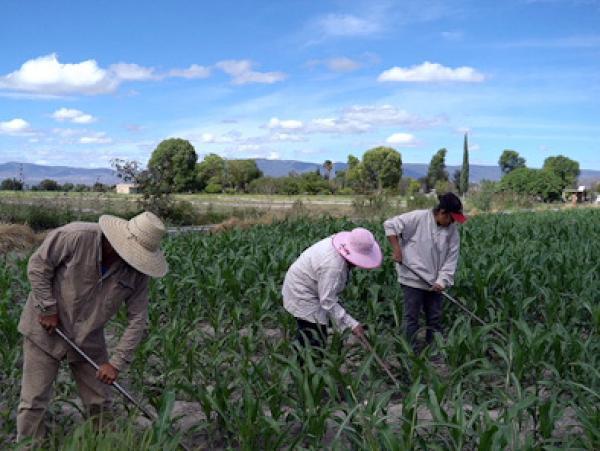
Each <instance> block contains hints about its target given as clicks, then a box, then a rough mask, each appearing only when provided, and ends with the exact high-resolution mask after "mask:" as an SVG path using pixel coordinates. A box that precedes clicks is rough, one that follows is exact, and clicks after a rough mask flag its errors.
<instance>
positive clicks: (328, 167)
mask: <svg viewBox="0 0 600 451" xmlns="http://www.w3.org/2000/svg"><path fill="white" fill-rule="evenodd" d="M323 169H324V170H325V174H323V177H325V179H327V180H331V175H332V172H333V162H332V161H331V160H325V161H324V162H323Z"/></svg>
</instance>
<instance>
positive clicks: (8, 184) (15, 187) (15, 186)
mask: <svg viewBox="0 0 600 451" xmlns="http://www.w3.org/2000/svg"><path fill="white" fill-rule="evenodd" d="M0 190H2V191H23V182H21V181H20V180H17V179H15V178H12V179H4V180H2V183H0Z"/></svg>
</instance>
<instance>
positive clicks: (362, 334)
mask: <svg viewBox="0 0 600 451" xmlns="http://www.w3.org/2000/svg"><path fill="white" fill-rule="evenodd" d="M352 333H353V334H354V335H356V336H357V337H359V338H361V337H362V338H364V337H365V329H364V327H363V326H361V325H360V324H359V325H358V326H356V327H355V328H354V329H352Z"/></svg>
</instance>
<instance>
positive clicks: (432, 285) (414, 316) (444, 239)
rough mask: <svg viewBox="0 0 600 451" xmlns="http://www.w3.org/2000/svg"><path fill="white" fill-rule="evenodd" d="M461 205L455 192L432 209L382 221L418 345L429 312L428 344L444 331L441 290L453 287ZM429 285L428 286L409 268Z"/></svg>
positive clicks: (411, 339) (410, 335) (407, 323)
mask: <svg viewBox="0 0 600 451" xmlns="http://www.w3.org/2000/svg"><path fill="white" fill-rule="evenodd" d="M465 221H466V218H465V216H464V215H463V214H462V203H461V201H460V199H459V198H458V197H457V196H456V195H455V194H453V193H446V194H444V195H442V196H439V204H438V206H437V207H435V208H434V209H433V210H415V211H411V212H408V213H404V214H402V215H399V216H395V217H393V218H391V219H388V220H387V221H385V222H384V223H383V228H384V229H385V234H386V236H387V237H388V240H389V242H390V244H391V245H392V251H393V258H394V260H395V261H396V263H397V264H396V272H397V273H398V282H400V284H401V285H402V289H403V291H404V323H405V328H406V338H407V339H408V340H409V342H411V343H412V345H413V348H414V347H415V342H414V338H415V334H416V332H417V330H418V329H419V314H420V312H421V309H423V310H424V311H425V321H426V324H427V335H426V340H427V343H431V341H432V340H433V333H434V332H440V333H441V331H442V295H441V291H443V290H445V289H447V288H449V287H450V286H452V284H453V283H454V272H455V271H456V265H457V263H458V254H459V250H460V238H459V235H458V229H457V228H456V224H455V223H456V222H458V223H461V224H462V223H464V222H465ZM405 265H406V266H408V267H409V268H411V269H412V270H414V271H416V272H417V273H418V274H419V275H421V276H422V277H423V278H424V279H425V280H427V281H428V282H429V283H425V282H423V281H422V280H421V279H420V278H419V277H418V276H417V275H415V274H414V273H413V272H412V271H411V270H410V269H408V268H407V267H406V266H405Z"/></svg>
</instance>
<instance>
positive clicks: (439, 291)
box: [431, 283, 444, 293]
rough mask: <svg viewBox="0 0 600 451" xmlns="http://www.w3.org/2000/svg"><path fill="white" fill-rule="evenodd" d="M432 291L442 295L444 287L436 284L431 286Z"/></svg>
mask: <svg viewBox="0 0 600 451" xmlns="http://www.w3.org/2000/svg"><path fill="white" fill-rule="evenodd" d="M431 290H432V291H435V292H436V293H441V292H442V291H444V287H443V286H441V285H440V284H439V283H434V284H433V285H431Z"/></svg>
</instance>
